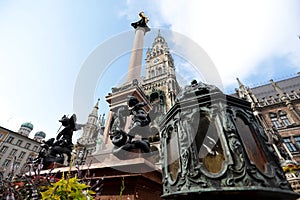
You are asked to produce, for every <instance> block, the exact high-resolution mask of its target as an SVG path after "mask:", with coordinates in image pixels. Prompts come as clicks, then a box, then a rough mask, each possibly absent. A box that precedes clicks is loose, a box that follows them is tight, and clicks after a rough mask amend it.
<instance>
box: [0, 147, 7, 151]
mask: <svg viewBox="0 0 300 200" xmlns="http://www.w3.org/2000/svg"><path fill="white" fill-rule="evenodd" d="M7 149H8V147H7V146H3V147H2V148H1V150H0V153H5V152H6V151H7Z"/></svg>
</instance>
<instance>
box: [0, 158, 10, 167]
mask: <svg viewBox="0 0 300 200" xmlns="http://www.w3.org/2000/svg"><path fill="white" fill-rule="evenodd" d="M9 164H10V160H8V159H6V160H5V161H4V163H3V164H2V166H3V167H8V165H9Z"/></svg>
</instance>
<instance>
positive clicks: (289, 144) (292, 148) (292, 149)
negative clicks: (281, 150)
mask: <svg viewBox="0 0 300 200" xmlns="http://www.w3.org/2000/svg"><path fill="white" fill-rule="evenodd" d="M283 142H284V144H285V145H286V147H287V148H288V150H289V151H290V152H296V151H297V149H296V147H295V145H294V144H293V143H292V141H291V139H290V138H283Z"/></svg>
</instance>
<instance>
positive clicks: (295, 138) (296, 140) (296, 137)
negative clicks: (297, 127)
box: [294, 136, 300, 147]
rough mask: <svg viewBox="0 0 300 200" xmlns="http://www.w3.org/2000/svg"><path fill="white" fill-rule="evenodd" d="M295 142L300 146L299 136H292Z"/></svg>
mask: <svg viewBox="0 0 300 200" xmlns="http://www.w3.org/2000/svg"><path fill="white" fill-rule="evenodd" d="M294 140H295V142H296V144H297V145H298V146H299V147H300V136H294Z"/></svg>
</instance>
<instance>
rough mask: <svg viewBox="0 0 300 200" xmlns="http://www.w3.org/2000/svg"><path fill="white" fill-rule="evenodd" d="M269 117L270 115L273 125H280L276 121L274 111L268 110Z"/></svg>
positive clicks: (277, 126) (278, 126)
mask: <svg viewBox="0 0 300 200" xmlns="http://www.w3.org/2000/svg"><path fill="white" fill-rule="evenodd" d="M269 117H270V119H271V122H272V123H273V125H274V126H275V127H276V128H280V127H281V124H280V122H279V121H278V118H277V114H276V113H273V112H270V113H269Z"/></svg>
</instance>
